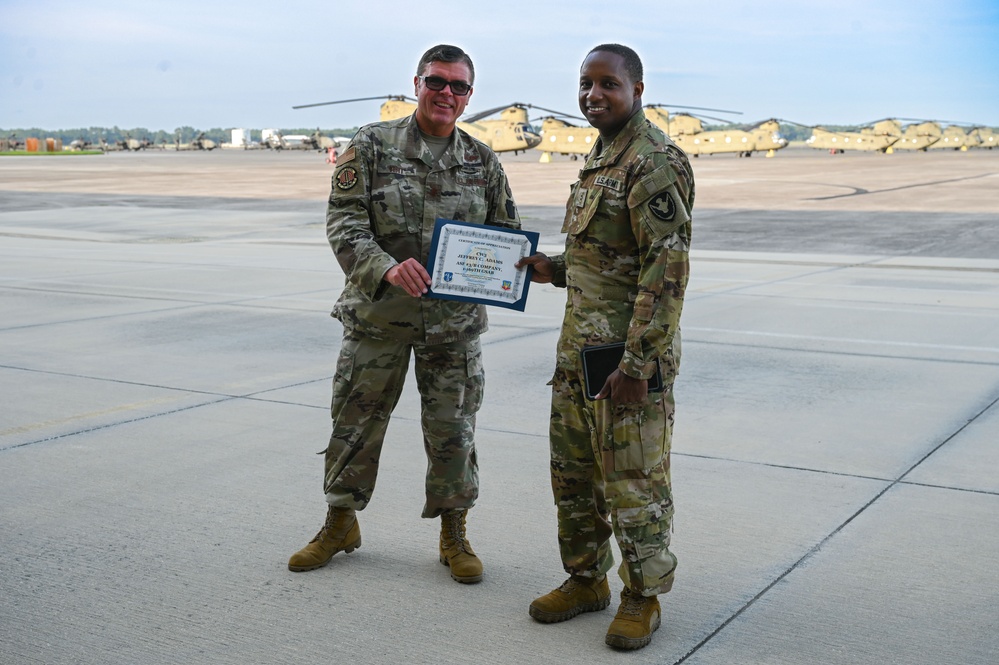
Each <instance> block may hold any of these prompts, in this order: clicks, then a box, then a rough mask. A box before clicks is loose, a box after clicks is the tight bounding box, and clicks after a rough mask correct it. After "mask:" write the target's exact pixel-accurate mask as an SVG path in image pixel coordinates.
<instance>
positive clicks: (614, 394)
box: [594, 369, 649, 404]
mask: <svg viewBox="0 0 999 665" xmlns="http://www.w3.org/2000/svg"><path fill="white" fill-rule="evenodd" d="M648 393H649V381H648V379H636V378H633V377H630V376H628V375H627V374H625V373H624V372H622V371H621V370H620V369H616V370H614V371H613V372H611V374H610V376H608V377H607V380H606V381H604V386H603V388H601V389H600V392H598V393H597V396H596V397H594V399H607V398H608V397H610V400H611V402H612V403H614V404H638V403H640V402H644V401H645V398H646V395H648Z"/></svg>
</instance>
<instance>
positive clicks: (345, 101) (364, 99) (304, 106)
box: [291, 95, 416, 109]
mask: <svg viewBox="0 0 999 665" xmlns="http://www.w3.org/2000/svg"><path fill="white" fill-rule="evenodd" d="M374 99H398V100H401V101H407V100H408V101H411V102H415V101H416V100H415V99H413V98H412V97H407V96H406V95H379V96H377V97H358V98H357V99H338V100H336V101H335V102H318V103H316V104H299V105H298V106H292V107H291V108H293V109H307V108H311V107H313V106H329V105H331V104H349V103H351V102H369V101H371V100H374Z"/></svg>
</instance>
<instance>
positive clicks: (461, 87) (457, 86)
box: [417, 76, 472, 97]
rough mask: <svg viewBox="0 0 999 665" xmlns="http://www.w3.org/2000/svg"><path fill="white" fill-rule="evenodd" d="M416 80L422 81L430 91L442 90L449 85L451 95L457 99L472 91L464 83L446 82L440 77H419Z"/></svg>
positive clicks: (469, 86)
mask: <svg viewBox="0 0 999 665" xmlns="http://www.w3.org/2000/svg"><path fill="white" fill-rule="evenodd" d="M417 78H419V79H420V80H421V81H423V82H424V83H425V84H426V86H427V87H428V88H430V89H431V90H437V91H439V90H443V89H444V86H448V85H449V86H451V94H452V95H457V96H458V97H464V96H465V95H467V94H468V93H469V92H470V91H471V89H472V86H471V85H469V84H468V83H465V82H464V81H448V80H447V79H445V78H441V77H440V76H419V77H417Z"/></svg>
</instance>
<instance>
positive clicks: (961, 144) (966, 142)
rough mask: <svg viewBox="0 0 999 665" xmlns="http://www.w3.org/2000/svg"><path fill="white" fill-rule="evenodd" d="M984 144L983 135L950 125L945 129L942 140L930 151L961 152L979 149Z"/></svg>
mask: <svg viewBox="0 0 999 665" xmlns="http://www.w3.org/2000/svg"><path fill="white" fill-rule="evenodd" d="M981 143H982V140H981V134H980V133H979V134H976V133H973V132H969V131H967V130H965V129H964V128H963V127H960V126H959V125H948V126H947V127H945V128H944V129H943V132H942V134H941V136H940V140H939V141H937V142H936V143H934V144H933V145H931V146H930V147H929V149H930V150H961V151H962V152H963V151H966V150H967V149H968V148H977V147H978V146H980V145H981Z"/></svg>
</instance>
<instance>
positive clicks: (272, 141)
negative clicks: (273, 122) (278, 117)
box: [260, 127, 339, 152]
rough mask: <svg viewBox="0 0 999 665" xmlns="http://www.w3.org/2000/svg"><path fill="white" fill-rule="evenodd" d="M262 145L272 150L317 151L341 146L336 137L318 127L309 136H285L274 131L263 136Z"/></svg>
mask: <svg viewBox="0 0 999 665" xmlns="http://www.w3.org/2000/svg"><path fill="white" fill-rule="evenodd" d="M289 139H292V140H289ZM260 145H261V147H263V148H269V149H271V150H315V151H317V152H325V151H327V150H329V149H330V148H337V147H339V143H338V142H337V140H336V139H331V138H330V137H328V136H324V135H323V134H322V132H320V131H319V128H318V127H317V128H316V131H314V132H312V134H310V135H309V136H298V137H292V136H285V135H284V134H282V133H281V132H278V131H274V132H271V133H269V134H267V136H265V137H263V139H262V140H261V142H260Z"/></svg>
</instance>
